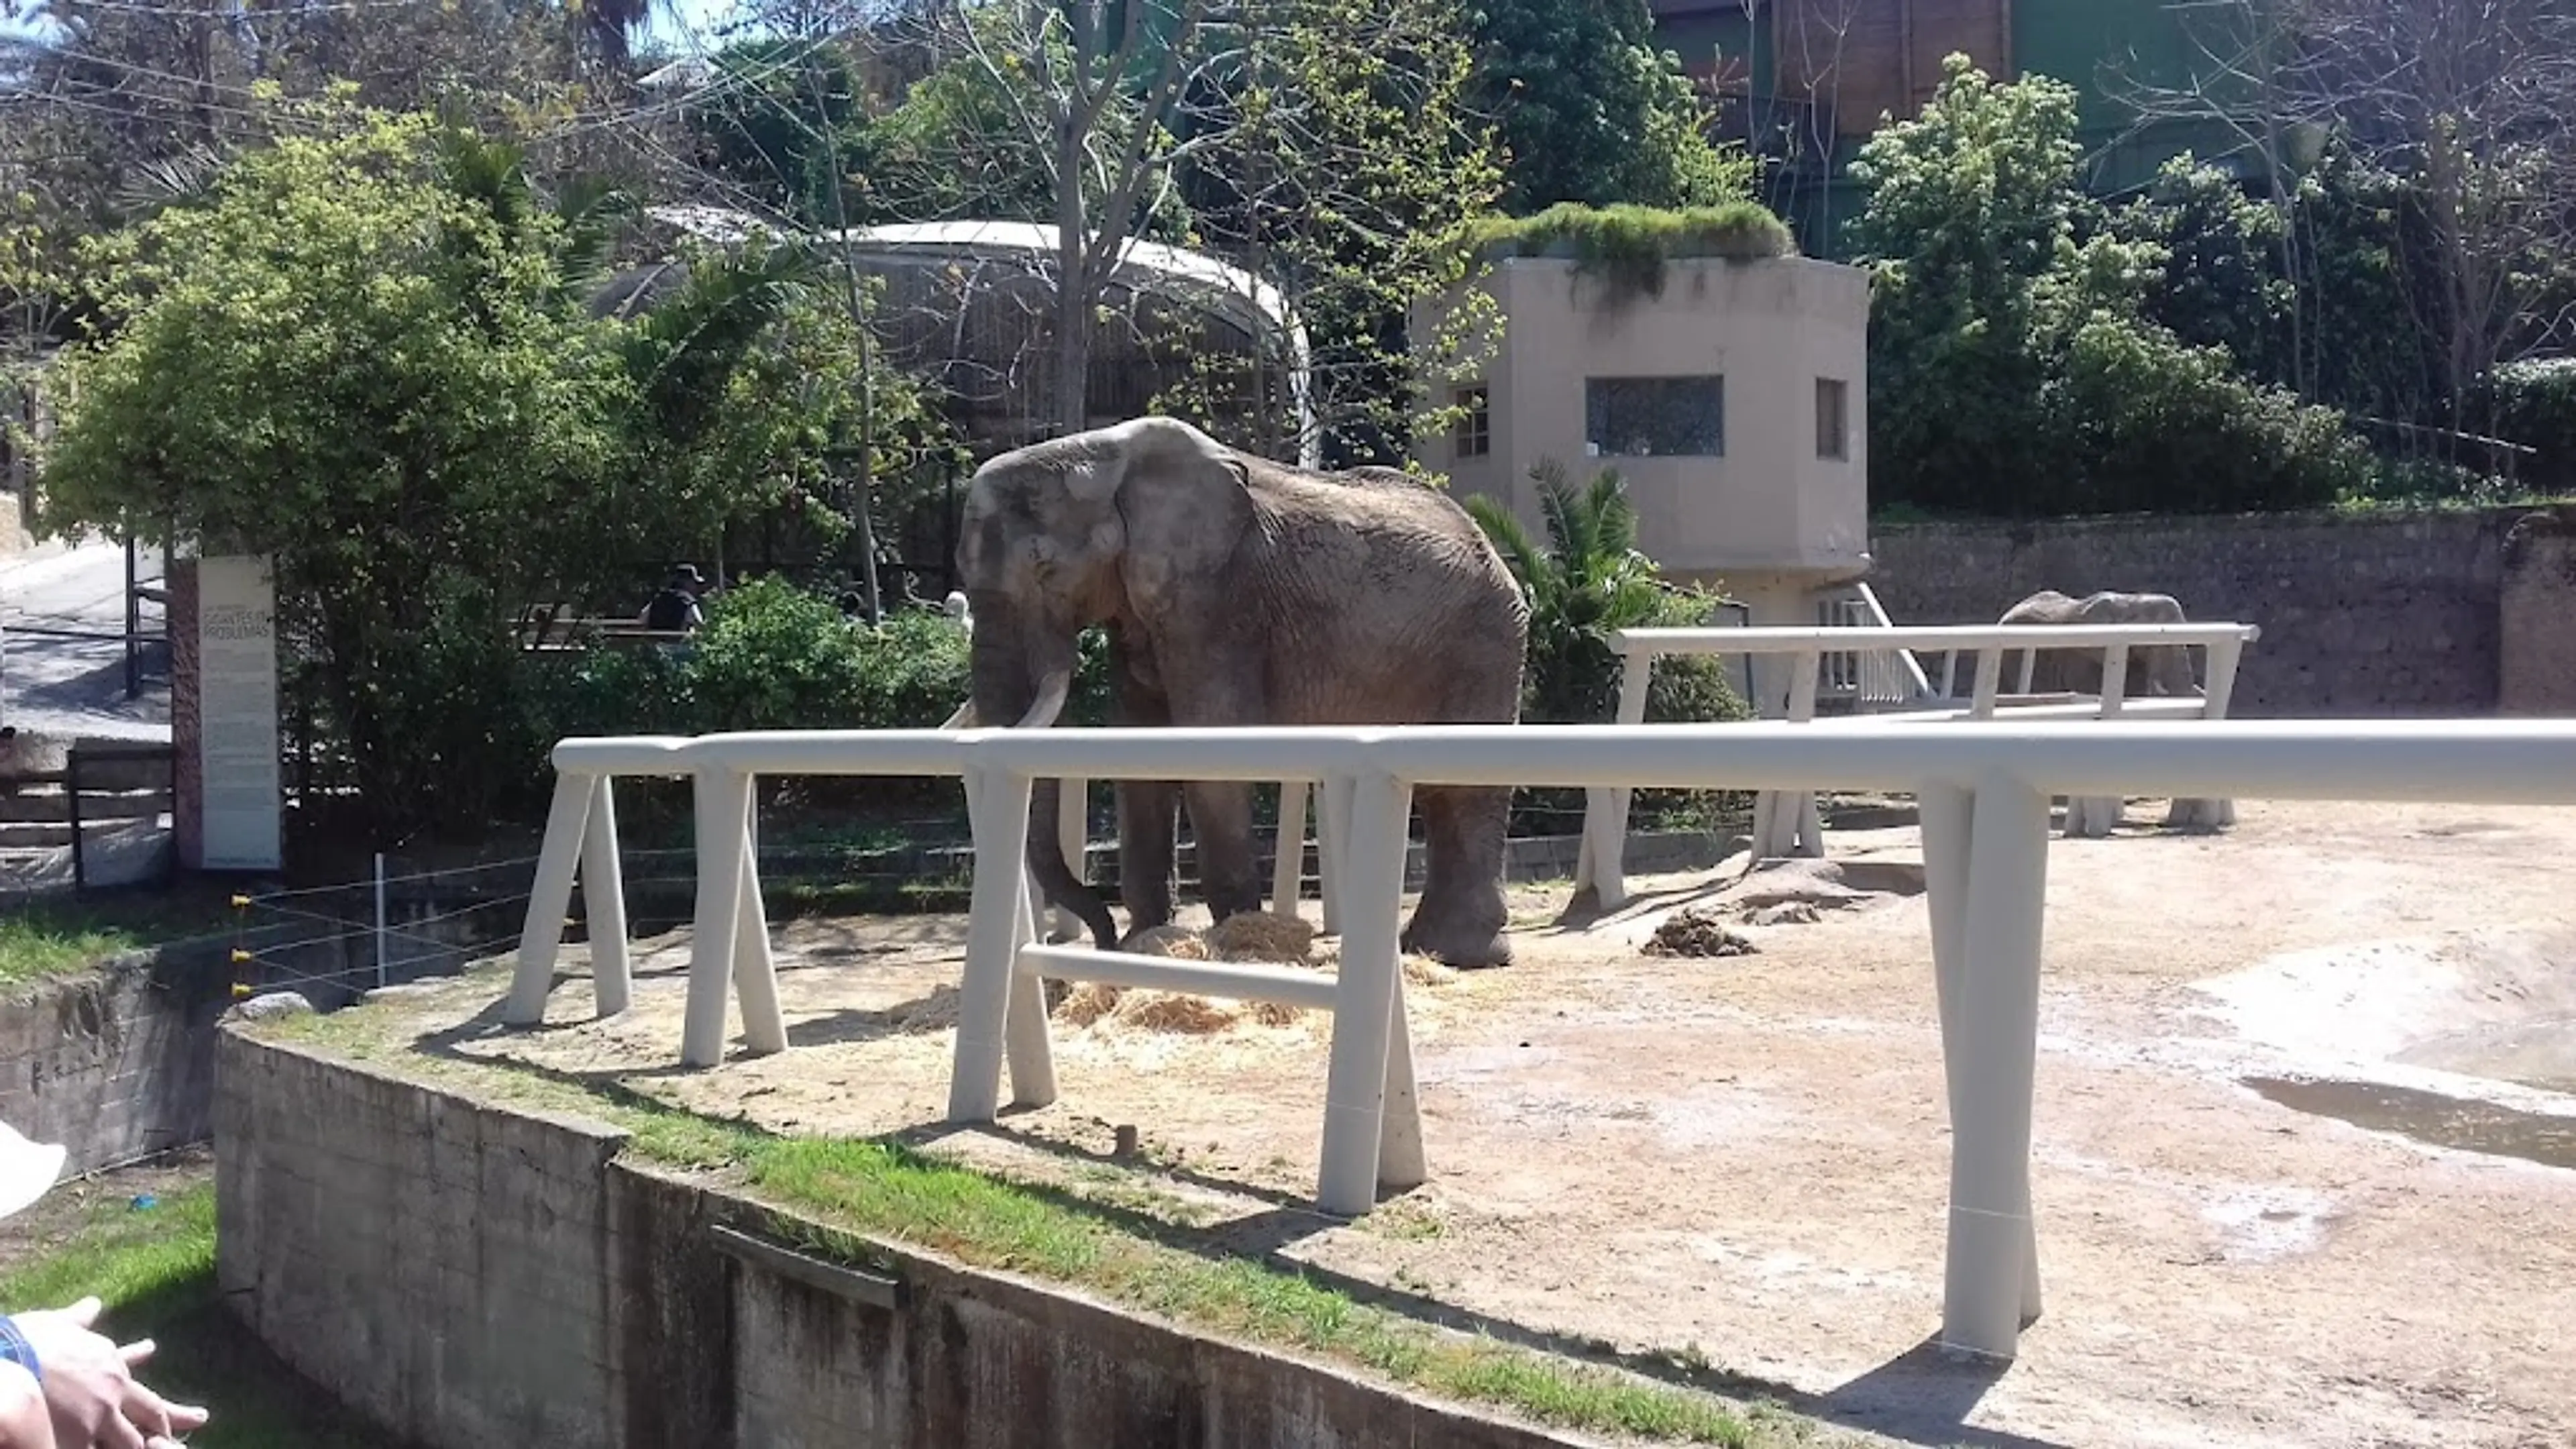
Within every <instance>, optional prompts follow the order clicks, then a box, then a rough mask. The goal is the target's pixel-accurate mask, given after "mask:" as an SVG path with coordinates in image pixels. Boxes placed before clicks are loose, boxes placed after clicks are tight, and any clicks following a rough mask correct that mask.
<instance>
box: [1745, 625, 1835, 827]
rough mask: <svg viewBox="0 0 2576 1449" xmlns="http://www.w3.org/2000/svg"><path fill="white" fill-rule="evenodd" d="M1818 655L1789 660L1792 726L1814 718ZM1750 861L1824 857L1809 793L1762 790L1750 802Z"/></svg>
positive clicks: (1821, 822)
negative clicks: (1751, 831)
mask: <svg viewBox="0 0 2576 1449" xmlns="http://www.w3.org/2000/svg"><path fill="white" fill-rule="evenodd" d="M1823 665H1824V658H1823V656H1822V654H1821V653H1819V652H1815V651H1807V652H1802V653H1797V654H1792V655H1790V656H1789V667H1790V671H1791V672H1790V675H1789V699H1788V705H1787V708H1786V711H1785V713H1786V716H1787V718H1788V720H1789V722H1790V723H1792V724H1806V723H1808V722H1809V721H1811V720H1813V719H1814V718H1815V717H1816V684H1817V672H1818V671H1819V670H1820V669H1821V668H1822V667H1823ZM1753 826H1754V829H1753V846H1752V849H1753V858H1754V859H1756V860H1780V859H1784V858H1787V857H1789V856H1811V857H1812V856H1821V855H1823V854H1824V853H1825V838H1824V820H1823V815H1822V813H1821V812H1820V811H1819V810H1818V809H1817V807H1816V792H1815V791H1813V790H1765V791H1762V792H1761V793H1759V794H1757V795H1756V796H1755V797H1754V800H1753Z"/></svg>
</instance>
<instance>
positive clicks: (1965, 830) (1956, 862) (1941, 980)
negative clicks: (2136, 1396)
mask: <svg viewBox="0 0 2576 1449" xmlns="http://www.w3.org/2000/svg"><path fill="white" fill-rule="evenodd" d="M1916 799H1917V800H1918V802H1919V803H1920V805H1921V808H1922V820H1923V825H1922V831H1923V886H1924V892H1923V893H1924V899H1925V903H1926V905H1927V906H1928V907H1929V912H1928V914H1929V915H1930V916H1931V918H1932V994H1933V999H1934V1001H1935V1002H1936V1004H1937V1007H1938V1012H1939V1016H1940V1021H1941V1076H1942V1085H1943V1088H1944V1090H1945V1092H1946V1093H1947V1097H1946V1101H1947V1103H1948V1111H1949V1115H1950V1121H1951V1122H1952V1123H1954V1124H1955V1123H1956V1122H1957V1121H1958V1120H1959V1118H1960V1116H1961V1115H1962V1110H1963V1109H1962V1108H1961V1106H1960V1090H1959V1083H1960V1079H1961V1078H1962V1076H1964V1075H1965V1073H1966V1071H1967V1043H1966V1042H1965V1040H1964V1039H1963V1038H1962V1036H1961V1033H1960V1030H1959V1014H1960V1011H1961V1010H1962V1007H1961V1005H1960V1003H1961V1002H1962V1000H1964V998H1965V994H1966V987H1965V986H1964V985H1963V984H1962V983H1963V982H1964V981H1965V979H1966V976H1967V970H1968V942H1967V928H1968V867H1969V859H1970V855H1971V843H1972V841H1973V838H1974V836H1973V826H1974V821H1975V810H1976V796H1975V795H1974V794H1973V793H1971V792H1970V791H1969V790H1968V789H1967V788H1966V787H1964V786H1959V785H1935V786H1929V787H1927V788H1925V789H1924V790H1922V791H1921V792H1920V793H1919V794H1918V795H1917V796H1916ZM2024 1227H2025V1229H2027V1231H2025V1233H2024V1240H2025V1245H2024V1257H2025V1259H2026V1268H2027V1273H2026V1275H2025V1277H2024V1278H2023V1280H2022V1281H2023V1287H2022V1311H2021V1321H2022V1324H2023V1326H2024V1327H2028V1326H2029V1325H2030V1324H2031V1323H2032V1322H2034V1321H2035V1320H2037V1319H2038V1317H2039V1307H2040V1301H2039V1236H2038V1232H2037V1229H2036V1228H2034V1227H2031V1226H2030V1222H2029V1219H2027V1218H2025V1219H2024Z"/></svg>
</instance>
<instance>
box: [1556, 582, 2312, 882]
mask: <svg viewBox="0 0 2576 1449" xmlns="http://www.w3.org/2000/svg"><path fill="white" fill-rule="evenodd" d="M2261 637H2262V630H2260V629H2258V628H2256V627H2255V626H2254V625H2251V624H2232V623H2207V624H2136V625H2130V624H1953V625H1922V626H1908V627H1896V626H1888V627H1883V628H1881V627H1820V628H1803V627H1787V628H1778V627H1757V628H1682V629H1620V630H1617V631H1614V632H1613V633H1612V634H1611V636H1610V647H1611V649H1612V650H1613V651H1615V652H1616V653H1617V654H1618V655H1619V656H1620V659H1621V669H1620V678H1619V715H1618V723H1620V724H1622V725H1634V724H1639V723H1642V722H1643V721H1644V719H1645V717H1646V691H1647V687H1648V685H1649V684H1650V683H1651V681H1652V676H1653V670H1654V664H1655V661H1656V660H1657V659H1660V658H1665V657H1668V656H1675V655H1723V654H1737V655H1748V656H1755V657H1778V656H1789V657H1790V658H1791V660H1792V664H1791V667H1790V669H1789V671H1788V688H1787V694H1786V697H1785V698H1779V697H1774V695H1773V693H1772V691H1773V690H1774V689H1776V688H1777V685H1776V683H1766V684H1760V685H1757V686H1756V691H1755V698H1754V699H1752V700H1750V701H1748V702H1749V703H1751V704H1752V705H1753V706H1754V708H1755V711H1756V712H1757V713H1758V714H1760V715H1762V716H1763V717H1765V718H1785V719H1787V720H1788V721H1790V722H1791V723H1796V724H1806V723H1808V722H1809V721H1813V720H1815V717H1816V691H1817V688H1818V686H1819V684H1820V683H1821V673H1820V666H1821V661H1822V660H1823V659H1825V658H1826V657H1828V656H1830V655H1834V654H1837V653H1841V654H1858V655H1860V656H1861V657H1864V658H1866V657H1873V656H1890V655H1898V654H1900V652H1901V651H1902V652H1903V657H1907V658H1909V659H1910V657H1911V653H1910V652H1911V651H1914V650H1921V649H1940V650H1944V651H1946V652H1947V656H1948V661H1949V662H1948V663H1945V665H1944V667H1943V671H1942V683H1941V696H1940V697H1941V699H1943V700H1944V701H1946V703H1945V704H1944V705H1942V706H1941V707H1938V708H1932V709H1922V710H1907V711H1895V712H1879V713H1873V714H1869V715H1866V716H1861V717H1860V718H1866V719H1871V720H1882V721H1887V722H1890V723H1903V724H1932V723H1953V722H1958V721H1968V720H1983V719H1990V718H1993V717H1994V716H1995V715H1996V714H1997V712H1998V711H1999V710H2008V711H2010V712H2011V713H2012V714H2013V715H2014V716H2016V717H2020V716H2022V715H2024V714H2025V713H2028V712H2032V711H2043V712H2045V714H2046V717H2048V718H2067V717H2070V709H2069V707H2070V706H2071V717H2081V718H2091V719H2109V718H2112V717H2114V716H2117V715H2122V714H2127V715H2132V716H2148V717H2156V718H2177V717H2180V718H2192V719H2224V718H2226V717H2227V705H2228V700H2229V698H2230V696H2231V695H2232V694H2233V693H2234V691H2235V687H2236V666H2237V662H2238V660H2239V659H2240V658H2241V657H2242V655H2243V653H2244V649H2245V646H2246V645H2247V644H2249V643H2252V642H2253V641H2255V640H2256V639H2259V638H2261ZM2156 645H2168V646H2183V647H2193V646H2197V647H2199V648H2202V649H2205V650H2206V651H2208V656H2209V660H2208V667H2207V669H2206V670H2205V671H2204V674H2205V676H2206V678H2207V680H2208V683H2207V686H2206V689H2205V690H2204V692H2203V694H2202V695H2201V696H2200V697H2198V698H2185V699H2180V700H2174V699H2136V700H2124V699H2123V698H2122V697H2121V696H2122V694H2123V692H2124V688H2123V686H2124V683H2125V680H2126V678H2127V671H2128V654H2129V650H2131V649H2132V648H2143V647H2152V646H2156ZM2016 647H2018V648H2021V649H2023V650H2024V651H2026V652H2025V653H2024V655H2023V658H2024V660H2025V666H2026V667H2025V668H2024V670H2023V675H2024V689H2023V692H2022V693H2021V694H2019V695H2014V696H2007V695H2004V694H2003V693H2002V691H2001V684H2002V679H2003V657H2004V654H2005V653H2006V652H2007V651H2008V650H2011V649H2013V648H2016ZM2038 648H2048V649H2080V650H2100V651H2101V654H2102V692H2101V693H2100V694H2099V695H2098V696H2096V697H2094V698H2093V699H2092V700H2090V701H2087V700H2086V699H2085V698H2084V697H2083V696H2080V695H2067V696H2053V695H2052V696H2033V695H2031V694H2030V693H2029V691H2028V675H2029V669H2028V668H2027V661H2028V660H2030V659H2031V658H2032V657H2034V656H2033V653H2032V652H2029V651H2034V650H2035V649H2038ZM1963 653H1965V654H1972V655H1974V656H1975V658H1976V661H1977V665H1976V675H1975V684H1974V686H1973V689H1972V693H1971V695H1970V697H1969V698H1968V699H1967V700H1966V701H1965V703H1964V704H1963V703H1960V702H1959V701H1958V700H1957V699H1956V697H1955V696H1953V695H1952V694H1951V692H1950V685H1951V682H1952V679H1953V666H1955V664H1956V661H1957V660H1958V658H1959V656H1960V655H1961V654H1963ZM1851 722H1853V721H1850V720H1845V721H1840V722H1839V723H1843V724H1848V723H1851ZM1818 723H1819V724H1822V723H1824V722H1821V721H1820V722H1818ZM1629 800H1630V792H1629V791H1627V790H1594V791H1592V792H1591V793H1590V795H1589V797H1588V798H1587V799H1586V801H1585V803H1584V815H1583V843H1582V846H1581V849H1580V850H1579V852H1578V853H1577V856H1576V863H1575V868H1574V876H1575V888H1576V889H1577V890H1581V889H1583V888H1585V887H1587V886H1588V887H1590V888H1591V889H1592V890H1593V891H1594V892H1595V894H1596V897H1597V899H1598V900H1599V902H1600V904H1601V907H1602V909H1604V910H1613V909H1616V908H1618V907H1619V906H1621V905H1623V904H1625V903H1626V901H1627V899H1628V886H1627V874H1626V870H1625V868H1624V863H1623V859H1622V858H1623V856H1624V855H1625V853H1626V849H1627V837H1628V805H1629ZM2120 807H2121V802H2120V800H2119V799H2118V798H2116V797H2088V798H2077V797H2069V798H2068V800H2067V802H2066V831H2067V833H2068V834H2070V835H2082V836H2101V835H2108V834H2110V833H2111V830H2112V829H2113V827H2114V826H2116V825H2117V824H2118V822H2119V818H2120ZM2234 819H2235V812H2234V809H2233V807H2232V806H2230V805H2229V803H2228V802H2226V801H2224V800H2176V801H2175V802H2174V806H2173V811H2172V814H2171V815H2169V816H2168V817H2167V821H2166V823H2167V824H2169V825H2196V826H2203V827H2210V828H2215V827H2218V826H2223V825H2225V824H2228V823H2229V822H2231V821H2233V820H2234ZM1750 850H1751V852H1752V856H1753V858H1754V859H1756V860H1771V859H1777V858H1781V857H1784V856H1798V855H1805V856H1820V855H1822V854H1824V827H1823V822H1822V820H1821V818H1820V817H1819V814H1818V812H1817V808H1816V794H1815V790H1814V789H1813V788H1812V787H1810V788H1803V789H1797V790H1764V791H1760V792H1757V793H1756V795H1755V797H1754V802H1753V835H1752V842H1751V845H1750Z"/></svg>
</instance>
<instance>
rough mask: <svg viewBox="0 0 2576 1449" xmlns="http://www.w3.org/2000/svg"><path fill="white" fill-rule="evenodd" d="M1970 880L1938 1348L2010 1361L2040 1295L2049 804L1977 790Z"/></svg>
mask: <svg viewBox="0 0 2576 1449" xmlns="http://www.w3.org/2000/svg"><path fill="white" fill-rule="evenodd" d="M1926 866H1927V869H1928V866H1929V862H1928V861H1927V862H1926ZM1967 877H1968V881H1967V890H1966V897H1967V900H1966V904H1967V910H1966V912H1965V919H1964V921H1963V922H1962V923H1961V931H1960V935H1959V943H1960V946H1961V950H1960V953H1959V954H1960V958H1961V959H1960V969H1959V972H1958V976H1957V984H1958V988H1959V990H1958V1006H1957V1008H1956V1010H1955V1011H1954V1012H1953V1014H1952V1021H1953V1023H1954V1026H1955V1031H1956V1041H1957V1058H1958V1062H1959V1068H1958V1075H1957V1078H1956V1087H1955V1089H1954V1090H1955V1093H1956V1097H1957V1103H1956V1106H1957V1112H1956V1116H1955V1117H1954V1119H1953V1121H1952V1123H1951V1140H1950V1161H1951V1168H1950V1226H1949V1247H1948V1261H1947V1265H1946V1274H1945V1280H1946V1281H1945V1283H1944V1291H1943V1304H1942V1315H1941V1341H1942V1343H1943V1344H1944V1345H1945V1346H1947V1347H1951V1348H1956V1349H1963V1350H1966V1351H1968V1352H1971V1353H1977V1354H1983V1355H1987V1356H1989V1357H1994V1358H2004V1359H2009V1358H2011V1357H2012V1356H2013V1354H2014V1350H2015V1348H2016V1346H2017V1342H2018V1339H2019V1337H2020V1331H2021V1325H2022V1320H2023V1316H2024V1311H2025V1309H2026V1308H2028V1307H2029V1306H2030V1305H2031V1304H2032V1303H2033V1302H2034V1301H2035V1299H2036V1298H2037V1296H2038V1294H2037V1290H2038V1283H2037V1279H2038V1265H2037V1263H2036V1261H2035V1250H2034V1246H2033V1245H2034V1243H2035V1242H2036V1229H2035V1227H2034V1225H2033V1223H2032V1220H2031V1202H2030V1140H2031V1138H2030V1118H2031V1092H2032V1086H2033V1078H2034V1075H2035V1067H2036V1061H2037V1056H2038V1043H2039V958H2040V945H2041V933H2042V922H2043V916H2044V903H2045V901H2046V898H2047V889H2048V796H2047V795H2046V794H2045V793H2043V792H2042V791H2040V790H2038V789H2036V788H2034V787H2032V786H2030V785H2027V784H2024V783H2022V782H2021V781H2019V780H2016V779H2013V778H2011V777H2010V776H2006V775H1999V774H1998V775H1989V776H1987V777H1985V778H1984V779H1982V780H1981V781H1979V782H1978V785H1977V790H1976V804H1975V806H1974V808H1973V810H1972V811H1971V824H1970V840H1969V850H1968V870H1967ZM1925 884H1926V889H1927V891H1928V889H1929V886H1930V882H1929V881H1928V880H1927V881H1926V883H1925Z"/></svg>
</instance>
